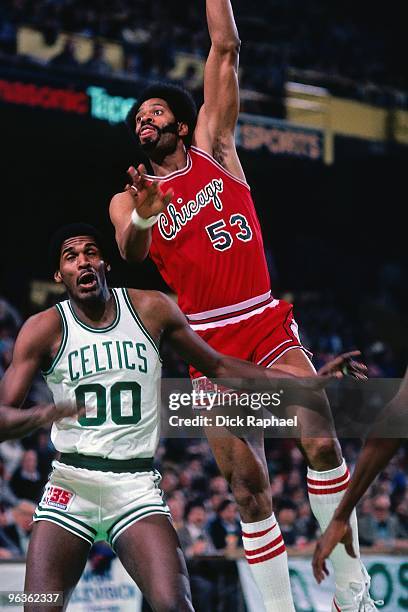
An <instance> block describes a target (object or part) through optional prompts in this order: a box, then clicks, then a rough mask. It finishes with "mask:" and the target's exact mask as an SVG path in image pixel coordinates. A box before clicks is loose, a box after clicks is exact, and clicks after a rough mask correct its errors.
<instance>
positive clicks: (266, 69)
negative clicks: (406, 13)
mask: <svg viewBox="0 0 408 612" xmlns="http://www.w3.org/2000/svg"><path fill="white" fill-rule="evenodd" d="M233 5H234V11H235V15H236V19H237V23H238V28H239V32H240V36H241V38H242V40H243V41H244V45H243V47H242V53H241V87H242V90H243V91H248V92H249V91H255V92H257V93H259V94H260V95H266V96H269V97H270V98H271V99H272V100H274V99H278V98H279V97H280V96H281V95H282V92H283V88H284V84H285V81H286V80H287V79H289V80H290V79H292V80H294V79H297V78H298V76H299V71H301V72H302V76H301V77H300V78H301V79H302V82H305V78H306V79H308V80H309V81H310V82H311V83H316V84H320V85H325V86H327V87H329V88H330V89H332V90H333V91H334V92H335V91H337V92H338V93H340V94H343V95H351V96H353V97H357V98H360V99H364V100H367V101H371V102H374V103H380V104H387V105H395V104H397V105H405V104H406V103H407V100H406V97H405V94H403V93H401V92H403V91H404V90H406V89H407V80H406V71H405V70H404V68H403V57H404V53H403V46H402V41H403V37H404V34H403V31H402V29H401V32H399V28H400V27H401V25H400V24H399V19H398V11H395V12H393V11H392V10H390V12H389V15H388V14H387V16H386V17H385V18H384V15H383V14H381V15H379V14H377V13H376V9H375V7H373V6H372V5H368V3H365V2H362V3H360V6H357V7H356V6H355V4H353V3H351V2H343V3H341V4H340V3H326V2H323V0H310V1H308V2H301V0H270V1H269V2H261V0H253V2H251V3H247V2H245V0H235V1H234V3H233ZM387 18H388V20H389V21H390V23H385V22H384V19H385V21H387ZM204 23H205V15H204V1H203V2H201V3H198V4H197V3H191V2H188V1H187V0H177V2H174V3H169V2H166V0H157V1H156V2H154V3H153V2H148V1H147V0H132V1H131V2H130V1H129V0H110V1H109V2H108V1H107V0H94V1H93V2H90V1H89V0H6V1H5V2H2V3H1V6H0V52H3V53H8V54H15V53H16V52H17V30H18V27H19V26H20V25H31V26H32V27H34V28H36V29H38V30H39V31H41V33H42V36H43V39H44V45H48V46H52V45H53V44H54V43H55V42H56V40H57V38H58V36H59V34H60V33H61V32H66V33H76V34H80V35H82V36H85V37H89V38H92V39H95V40H98V39H100V40H112V41H116V42H118V43H119V44H120V45H121V46H122V48H123V51H124V57H125V61H124V66H123V74H122V76H123V75H125V76H128V77H136V78H157V77H158V76H160V77H164V76H166V75H167V76H168V75H169V74H170V73H171V71H172V69H173V68H174V65H175V62H176V57H177V54H179V53H188V54H189V55H190V56H191V57H195V58H197V59H198V60H203V59H204V58H205V57H206V55H207V51H208V42H209V41H208V34H207V31H206V28H205V27H203V24H204ZM50 63H51V64H52V65H53V66H60V67H61V66H62V67H68V68H74V69H81V70H87V71H90V72H93V73H97V74H105V75H106V74H111V73H112V71H113V69H112V66H111V65H110V64H109V62H108V61H107V59H106V58H105V57H104V48H103V46H101V45H100V44H98V43H96V44H95V49H94V53H93V56H92V57H91V59H90V60H88V62H86V64H81V65H80V63H79V61H78V59H77V58H76V51H75V43H74V41H73V40H71V39H68V40H67V42H66V44H65V47H64V50H63V51H62V52H61V53H58V54H57V55H56V56H55V57H53V58H52V59H51V60H50ZM201 77H202V73H201V71H200V70H197V66H196V65H195V64H194V63H191V64H190V65H189V67H188V69H187V72H185V73H184V74H183V79H184V81H185V82H187V84H188V85H189V87H191V88H193V89H194V88H195V87H198V88H199V87H200V85H201Z"/></svg>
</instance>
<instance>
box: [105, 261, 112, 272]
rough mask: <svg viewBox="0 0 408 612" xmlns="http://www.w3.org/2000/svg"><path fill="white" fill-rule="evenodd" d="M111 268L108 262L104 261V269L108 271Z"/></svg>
mask: <svg viewBox="0 0 408 612" xmlns="http://www.w3.org/2000/svg"><path fill="white" fill-rule="evenodd" d="M111 270H112V268H111V265H110V264H109V263H106V261H105V271H106V272H110V271H111Z"/></svg>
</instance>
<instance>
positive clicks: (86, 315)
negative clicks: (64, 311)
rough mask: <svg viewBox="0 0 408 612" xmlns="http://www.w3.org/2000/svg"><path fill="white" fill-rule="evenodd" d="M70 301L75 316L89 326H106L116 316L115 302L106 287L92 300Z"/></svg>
mask: <svg viewBox="0 0 408 612" xmlns="http://www.w3.org/2000/svg"><path fill="white" fill-rule="evenodd" d="M70 301H71V305H72V308H73V310H74V312H75V314H76V316H77V318H78V319H79V320H80V321H81V322H82V323H86V324H88V325H90V326H91V327H95V328H99V327H100V328H104V327H108V326H109V325H111V323H113V321H114V320H115V318H116V314H117V313H116V302H115V299H114V297H113V295H112V293H111V292H110V290H109V289H108V287H106V288H104V289H103V291H102V293H101V294H100V295H99V296H95V298H94V299H92V300H89V301H84V300H81V301H75V300H74V299H72V298H70Z"/></svg>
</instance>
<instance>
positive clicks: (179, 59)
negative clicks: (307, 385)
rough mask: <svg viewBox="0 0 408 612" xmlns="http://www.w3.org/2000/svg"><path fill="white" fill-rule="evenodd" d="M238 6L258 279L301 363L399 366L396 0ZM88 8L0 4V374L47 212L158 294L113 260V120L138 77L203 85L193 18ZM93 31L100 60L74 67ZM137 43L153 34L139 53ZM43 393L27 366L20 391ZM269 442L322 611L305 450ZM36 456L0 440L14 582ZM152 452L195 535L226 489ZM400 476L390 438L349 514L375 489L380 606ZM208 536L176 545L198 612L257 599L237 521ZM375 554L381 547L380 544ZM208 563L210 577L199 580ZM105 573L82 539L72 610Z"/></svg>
mask: <svg viewBox="0 0 408 612" xmlns="http://www.w3.org/2000/svg"><path fill="white" fill-rule="evenodd" d="M244 4H245V3H242V2H236V3H234V8H235V11H236V17H237V22H238V26H239V29H240V34H241V38H242V40H243V51H242V61H241V65H242V73H241V85H242V115H241V118H240V125H239V130H238V133H237V136H238V142H239V144H240V147H239V153H240V157H241V160H242V163H243V166H244V169H245V172H246V175H247V180H248V182H249V184H250V185H251V187H252V191H253V194H254V199H255V203H256V206H257V210H258V214H259V217H260V220H261V224H262V227H263V234H264V239H265V248H266V254H267V260H268V265H269V269H270V273H271V278H272V287H273V292H274V294H275V295H276V296H277V297H289V299H291V300H293V302H294V304H295V313H296V316H297V318H298V320H299V323H300V328H301V333H302V335H303V338H304V340H305V344H307V345H308V346H309V347H310V348H311V349H312V350H313V351H314V353H315V356H316V363H317V364H318V365H319V364H321V363H324V362H325V361H326V360H327V359H328V358H329V357H330V356H331V355H332V354H334V353H336V352H339V351H341V350H348V349H352V348H355V347H358V348H361V349H362V351H363V355H364V359H365V360H366V362H367V363H368V366H369V372H370V376H372V377H379V378H381V377H395V378H396V377H400V376H402V374H403V372H404V370H405V367H406V363H407V348H408V341H407V330H408V325H407V308H406V306H407V293H406V280H407V279H406V271H407V249H406V236H405V234H406V230H405V223H404V208H405V207H404V201H405V200H406V167H407V165H406V164H407V160H408V131H407V126H408V110H407V106H408V104H407V100H408V98H407V94H406V91H407V89H408V87H407V83H406V75H405V73H404V70H403V61H402V58H403V53H402V44H401V40H402V37H403V33H402V25H401V24H402V18H399V5H398V4H397V3H391V4H390V5H389V6H388V7H387V10H386V11H384V12H385V13H386V14H385V15H384V14H383V11H382V12H381V13H380V12H379V13H378V14H376V13H375V9H374V8H373V7H371V6H369V5H368V3H361V6H359V8H356V7H353V6H352V5H351V3H350V4H348V3H342V8H340V7H339V5H337V3H334V4H333V6H332V7H331V8H330V9H327V8H326V9H325V8H323V3H322V2H319V1H318V0H314V2H310V3H308V7H303V8H302V10H300V8H299V6H298V5H297V3H296V2H295V1H294V0H291V2H267V3H260V4H262V6H258V3H251V10H250V9H249V8H248V7H245V6H244ZM309 4H310V6H309ZM91 5H92V3H86V2H76V3H70V4H69V3H65V2H61V3H55V4H54V3H45V2H41V1H40V0H37V1H36V2H28V1H24V0H21V1H15V2H11V1H10V2H6V3H4V5H2V7H1V9H0V130H1V132H0V133H1V143H2V150H3V162H2V173H1V188H2V211H3V217H2V223H1V240H0V262H1V263H0V266H1V269H0V273H1V278H0V281H1V284H0V299H1V302H0V358H1V361H0V373H2V372H3V370H4V369H5V368H6V367H7V364H8V362H9V360H10V355H11V351H12V347H13V342H14V337H15V334H16V333H17V330H18V328H19V326H20V325H21V322H22V321H23V320H24V319H25V318H26V317H27V316H29V315H30V314H32V313H33V312H36V311H38V310H39V309H41V308H43V307H44V306H46V305H49V304H50V303H52V302H53V301H55V299H57V298H58V294H55V293H54V292H53V291H54V289H53V285H52V283H51V282H50V280H51V275H52V270H51V268H50V265H49V260H48V251H47V249H48V242H49V238H50V235H51V234H52V232H53V231H54V229H55V228H56V227H58V226H59V225H60V224H64V223H66V222H71V221H77V220H81V221H87V222H90V223H93V224H95V225H97V226H98V227H100V228H101V229H102V230H103V231H104V232H105V233H106V234H107V235H108V236H109V237H110V239H111V246H112V251H111V260H112V264H113V271H112V273H111V284H112V285H117V286H120V285H127V286H133V287H144V288H160V289H163V290H166V288H165V287H164V286H163V283H162V281H161V279H160V276H159V274H158V273H157V271H156V269H155V267H154V266H153V264H151V262H145V263H144V264H143V265H140V266H135V267H130V266H127V265H126V264H125V263H124V262H122V261H121V260H120V257H119V255H118V253H117V250H116V246H115V242H114V238H113V231H112V227H111V225H110V222H109V218H108V204H109V200H110V198H111V196H112V195H113V194H114V193H116V192H117V191H119V190H121V189H122V188H123V186H124V184H125V182H126V172H125V171H126V169H127V167H128V166H129V165H130V163H135V162H137V161H138V160H137V158H136V157H135V152H134V149H133V147H132V142H131V139H130V137H129V134H128V132H127V129H126V128H125V126H124V125H123V117H124V115H125V113H126V109H127V108H128V107H129V105H130V103H131V101H132V100H133V99H135V98H137V95H138V90H139V88H140V87H141V86H142V85H143V84H144V83H145V82H146V81H148V80H150V79H153V78H157V77H158V76H159V77H166V78H173V80H175V81H177V82H182V83H187V84H188V85H189V86H191V87H193V89H194V93H195V95H196V97H197V100H200V97H201V74H202V64H203V60H204V58H205V54H206V50H207V48H206V45H207V39H206V35H205V31H204V29H203V24H204V21H203V16H202V15H200V13H199V14H198V15H195V14H194V11H193V10H190V9H189V7H188V3H184V2H180V3H178V7H177V10H175V11H174V14H173V13H172V14H170V13H169V11H168V9H167V8H166V4H165V3H164V2H163V3H158V4H157V7H156V8H155V9H152V10H151V11H150V12H149V11H147V9H146V7H147V4H146V3H144V2H142V1H140V2H136V3H135V6H131V7H130V6H128V3H127V2H122V3H119V2H118V3H114V4H113V5H112V7H110V8H107V7H105V5H104V4H103V3H102V2H100V3H95V4H94V5H93V6H91ZM84 9H87V11H85V10H84ZM291 9H296V10H297V17H293V15H294V13H295V12H296V11H291ZM81 10H82V12H81ZM143 11H145V12H143ZM256 12H257V15H258V17H259V18H258V19H254V15H255V13H256ZM92 15H93V17H94V18H92ZM81 20H82V21H81ZM137 20H139V21H137ZM177 20H178V22H177ZM200 20H201V21H200ZM277 20H278V21H279V24H278V25H276V21H277ZM112 24H114V26H113V25H112ZM176 24H178V27H177V28H176ZM132 28H133V30H134V31H136V30H137V31H139V30H144V31H145V32H148V33H149V34H150V36H151V38H150V41H149V37H147V38H146V37H145V39H144V40H145V41H146V40H147V43H144V45H143V44H140V36H139V37H137V36H136V37H133V38H132V36H131V32H132ZM129 31H130V34H129ZM295 34H296V35H295ZM142 39H143V37H142ZM302 39H303V41H304V42H303V44H304V48H303V50H302V44H301V41H302ZM67 40H68V41H69V43H70V44H71V45H72V47H73V48H74V54H75V55H76V57H77V58H79V59H78V62H77V63H74V62H73V61H72V57H71V58H69V57H68V59H67V58H66V57H65V63H64V58H63V60H62V61H59V62H57V61H54V60H53V58H54V57H55V56H57V55H58V54H59V53H60V52H61V50H62V49H63V47H64V45H65V44H66V41H67ZM96 40H97V41H99V42H100V44H101V48H102V56H104V57H102V56H98V58H97V60H98V61H94V62H93V64H92V63H88V64H87V65H85V62H86V61H87V59H89V57H90V54H91V53H92V47H93V41H96ZM257 40H258V41H261V42H258V43H257V42H256V41H257ZM271 40H272V41H274V40H276V43H270V41H271ZM294 40H296V41H297V42H294ZM129 41H130V42H129ZM305 41H306V42H305ZM149 42H150V46H154V52H153V53H151V54H150V55H149V54H148V53H147V52H146V49H147V48H148V47H149ZM153 43H154V45H153ZM306 43H307V44H306ZM163 49H165V52H163ZM306 51H307V52H306ZM322 56H323V59H322ZM325 58H326V60H327V61H323V60H324V59H325ZM327 58H328V59H327ZM251 62H253V63H254V65H252V64H251ZM255 64H256V65H255ZM261 66H262V70H261ZM271 75H272V76H271ZM188 282H194V278H190V279H188ZM231 282H233V279H231ZM184 373H185V366H184V365H183V364H181V363H180V361H179V360H178V359H177V358H176V357H175V356H174V355H173V354H172V353H171V351H169V350H168V349H166V348H165V375H167V376H181V375H183V374H184ZM42 397H44V387H43V385H42V384H41V381H38V382H37V384H36V385H35V387H34V389H33V392H32V394H31V396H30V398H29V399H28V402H27V405H29V404H30V403H32V402H33V401H35V400H38V399H41V398H42ZM176 443H177V444H176ZM358 448H359V443H358V441H355V440H346V441H345V442H344V450H345V455H346V458H347V460H348V462H349V464H350V465H351V467H352V465H353V463H354V462H355V460H356V456H357V451H358ZM27 451H28V453H29V456H28V458H27ZM30 452H31V455H30ZM267 456H268V465H269V468H270V473H271V478H272V482H273V483H274V484H272V491H273V494H274V498H275V499H276V503H277V509H278V511H279V512H280V513H281V517H280V521H281V523H282V522H283V523H285V521H286V523H285V524H284V529H285V533H286V535H285V537H286V539H287V541H288V542H292V544H291V545H289V546H288V548H289V550H290V554H291V556H294V557H296V559H295V561H293V564H292V566H291V571H292V577H293V580H294V585H295V586H294V590H295V593H296V601H297V609H298V610H305V611H306V610H325V609H327V604H326V603H325V602H326V599H325V597H329V595H330V585H329V587H326V589H328V590H327V592H326V595H325V594H324V591H323V590H320V591H319V590H316V587H315V586H314V584H313V581H312V578H311V571H310V564H309V555H310V553H311V551H312V549H313V542H314V541H315V538H316V534H317V532H316V525H315V523H314V521H313V519H312V517H311V515H310V511H309V510H308V508H307V501H306V500H307V498H306V494H305V488H304V487H305V483H304V472H305V465H304V463H303V460H302V458H301V457H300V455H299V454H298V452H297V451H296V449H295V448H294V445H293V444H292V443H291V442H288V443H284V442H277V441H275V442H274V443H271V442H269V443H268V446H267ZM52 457H53V450H52V448H50V446H49V443H48V437H47V435H46V434H43V433H42V432H40V433H39V434H36V435H34V436H31V437H30V438H27V439H25V440H24V441H23V442H22V443H20V442H18V443H6V444H5V445H2V449H1V450H0V484H1V488H0V518H1V519H2V520H1V521H0V538H1V536H2V530H3V532H4V529H6V528H7V526H8V523H7V521H9V522H10V524H11V526H12V525H13V521H14V522H15V523H16V524H17V525H19V526H20V527H21V525H23V528H24V529H23V530H24V535H21V533H20V535H19V538H17V540H16V541H13V542H12V544H14V548H13V546H12V545H7V543H4V542H5V540H3V543H2V540H1V539H0V552H1V551H4V552H3V556H4V558H5V559H6V561H5V562H4V563H3V564H2V562H1V557H2V555H1V554H0V590H2V589H4V587H5V586H6V585H7V588H8V586H9V585H10V584H13V582H12V581H13V580H15V581H16V582H15V584H16V585H18V584H20V583H19V580H21V569H22V568H23V565H19V564H16V565H11V559H14V558H19V559H20V560H21V559H23V558H24V554H25V549H26V544H27V541H28V538H29V527H28V526H27V525H26V524H25V523H24V521H22V519H21V515H22V514H24V512H26V513H28V512H29V508H30V506H24V504H26V503H27V502H26V501H22V500H27V499H28V500H29V502H30V503H32V502H35V501H36V500H37V498H38V490H39V488H38V489H36V490H35V491H34V490H33V489H27V488H24V486H23V485H24V483H23V484H22V483H21V478H20V475H21V474H19V470H20V472H21V463H22V461H26V462H28V463H29V462H30V460H31V461H32V462H34V466H32V469H33V473H34V472H36V473H37V474H38V487H40V485H41V483H42V482H43V480H44V478H45V477H46V474H47V471H48V470H49V465H50V461H51V459H52ZM158 467H159V468H160V469H161V471H162V472H163V474H164V480H163V487H164V489H165V490H166V493H167V495H168V496H169V498H170V499H171V500H172V505H173V508H172V510H173V513H174V515H175V517H176V522H177V523H178V527H179V529H180V530H181V529H182V528H183V527H185V525H186V521H187V522H188V520H189V519H188V513H189V511H191V508H193V509H194V505H195V504H196V505H197V506H198V507H200V508H201V507H202V509H203V514H202V516H201V518H200V517H198V518H197V519H196V520H198V521H200V520H201V521H202V523H203V525H202V526H203V531H204V532H205V533H206V534H207V535H208V533H210V534H211V521H214V520H215V519H216V518H217V512H216V508H217V507H218V506H219V504H220V503H221V502H223V501H225V500H228V499H229V492H228V490H227V488H226V486H225V483H224V482H223V481H222V479H221V478H219V477H218V475H217V471H216V468H215V466H214V464H213V460H212V458H211V455H210V453H209V451H208V447H207V445H206V444H205V443H204V442H202V441H194V442H189V443H187V442H186V443H183V444H182V443H181V442H179V441H163V442H162V444H161V445H160V448H159V452H158ZM406 474H407V453H406V450H404V449H403V450H401V453H400V454H399V456H398V457H397V458H396V459H395V460H394V461H393V462H392V464H391V466H390V467H389V468H388V470H387V471H386V472H385V473H384V474H382V476H381V478H380V479H379V481H378V482H377V484H376V485H375V486H373V487H372V488H371V490H370V491H369V493H368V495H367V496H366V498H365V500H364V502H363V503H362V504H361V508H360V518H361V521H362V524H363V528H364V521H365V522H367V520H368V518H367V517H369V516H370V514H371V513H372V512H373V507H374V506H375V504H376V503H377V501H378V500H379V499H380V498H381V499H380V501H381V500H382V502H383V503H385V505H387V502H388V505H389V506H390V508H389V509H388V515H387V516H388V518H387V525H388V532H389V538H388V540H386V541H383V540H381V542H380V541H375V540H372V541H369V540H364V539H362V544H363V546H364V547H365V548H364V550H365V552H366V553H371V555H372V554H374V555H377V556H370V559H371V561H369V565H370V567H371V571H372V574H373V576H374V577H375V581H374V583H375V596H376V597H378V598H382V599H385V601H386V606H385V609H389V610H397V609H406V607H407V590H406V589H407V580H406V571H407V564H406V563H405V562H404V557H403V556H401V555H403V554H404V553H405V554H406V550H407V542H408V492H407V484H406V481H407V476H406ZM17 481H18V484H16V483H17ZM19 487H20V488H19ZM10 490H11V493H12V496H11V497H9V496H8V492H9V491H10ZM384 500H385V501H384ZM22 504H23V505H22ZM186 509H187V514H186ZM198 512H200V511H198ZM6 517H7V518H6ZM234 520H236V517H235V519H232V523H233V522H234ZM19 521H22V522H21V523H19ZM206 525H209V528H208V529H207V528H206ZM284 529H283V530H284ZM208 530H209V531H208ZM19 531H21V529H19ZM363 531H364V529H363ZM237 533H238V532H237ZM3 535H4V533H3ZM6 535H7V533H6ZM208 537H209V546H208V549H207V551H205V550H204V551H203V554H200V555H192V557H194V556H195V558H191V559H190V567H191V568H192V575H193V576H194V577H196V576H197V577H198V579H197V580H196V581H195V582H194V581H193V587H194V588H196V589H197V597H198V598H199V597H200V592H199V590H200V588H201V595H202V593H203V592H206V591H205V588H207V589H208V597H207V605H209V606H210V607H209V608H208V607H203V605H201V607H200V606H198V607H197V609H198V610H199V612H200V611H202V612H206V610H207V609H209V610H224V609H225V610H226V609H229V610H231V609H244V605H245V604H244V600H245V602H246V606H247V608H248V609H249V610H251V609H254V610H255V609H256V610H260V609H261V608H260V607H259V603H257V602H256V601H255V602H252V603H251V598H252V597H255V596H256V595H255V594H254V592H253V589H252V587H251V586H247V583H246V581H245V575H244V573H245V567H242V568H241V569H240V570H239V571H240V572H241V574H240V578H238V574H237V571H236V566H235V560H234V559H235V558H236V557H237V558H239V556H240V554H239V549H240V547H239V535H237V542H236V546H235V547H234V550H233V551H231V550H227V551H226V552H225V554H224V553H223V551H224V547H223V546H219V547H217V546H216V545H215V544H214V542H212V541H211V537H210V536H208ZM7 541H8V540H7ZM217 551H218V552H217ZM216 552H217V554H215V553H216ZM206 553H208V554H206ZM385 554H388V555H392V557H390V556H388V557H386V556H378V555H385ZM199 561H200V562H202V563H204V566H203V567H202V568H201V570H200V568H198V569H197V564H198V563H199ZM296 564H298V565H296ZM203 568H204V569H203ZM214 568H215V569H214ZM200 571H201V574H200ZM7 572H10V573H7ZM214 572H215V573H216V575H217V576H218V577H221V578H218V579H217V580H216V579H215V573H214ZM2 576H3V577H2ZM6 576H7V577H6ZM13 577H14V578H13ZM199 578H201V579H202V581H201V582H200V580H199ZM10 581H11V582H10ZM103 581H105V582H103ZM123 581H124V582H123ZM122 582H123V584H125V583H126V579H125V578H124V577H123V576H122V575H121V574H120V569H119V568H117V565H116V561H115V560H112V558H111V555H110V553H109V552H108V551H107V550H106V549H104V548H103V547H99V548H98V547H96V550H94V551H93V553H92V558H91V561H90V566H89V568H88V570H87V573H86V575H85V583H84V584H85V587H86V586H87V585H88V587H89V585H91V587H89V588H91V589H93V590H92V591H91V592H92V597H91V599H92V601H88V602H86V595H84V594H82V600H81V597H80V595H78V597H77V600H76V604H75V605H77V606H78V608H74V607H72V609H80V606H81V605H86V606H87V607H88V609H93V607H92V606H97V607H98V609H111V608H110V607H109V606H111V605H113V603H112V601H113V599H112V598H111V601H110V602H109V601H105V599H104V597H105V595H106V593H107V590H105V591H102V590H101V589H102V586H101V585H103V584H104V585H105V588H106V589H107V588H108V586H109V587H112V586H115V585H116V586H117V585H122ZM238 584H239V585H240V588H239V589H237V588H236V587H237V585H238ZM85 587H84V585H82V587H81V588H83V589H85V590H84V591H83V593H86V592H87V591H86V588H85ZM16 588H17V587H16ZM127 588H128V589H130V590H128V591H126V590H125V587H123V590H120V589H119V590H118V592H117V593H116V596H117V601H120V602H121V603H119V604H118V603H117V601H116V600H115V601H116V604H117V605H119V607H118V608H116V609H120V610H126V609H128V608H127V607H126V606H127V605H128V606H130V607H129V609H133V610H134V609H135V604H134V599H133V598H134V597H136V594H135V592H134V591H132V588H131V586H128V587H127ZM98 589H99V591H98ZM203 589H204V591H203ZM89 592H90V591H89V590H88V596H89ZM124 593H125V594H124ZM126 593H127V595H126ZM128 596H129V597H128ZM112 597H113V596H112ZM127 597H128V599H129V601H130V603H129V601H127ZM211 598H213V599H211ZM108 600H109V597H108ZM126 601H127V603H126ZM208 601H211V602H212V603H211V604H208ZM116 604H115V605H116ZM251 606H252V607H251ZM325 606H326V607H325ZM0 609H1V602H0Z"/></svg>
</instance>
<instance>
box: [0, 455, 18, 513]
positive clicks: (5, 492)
mask: <svg viewBox="0 0 408 612" xmlns="http://www.w3.org/2000/svg"><path fill="white" fill-rule="evenodd" d="M17 503H18V499H17V497H16V496H15V495H14V493H13V491H12V490H11V489H10V485H9V484H8V482H7V480H6V469H5V466H4V462H3V459H2V457H1V455H0V512H1V511H2V510H5V509H6V508H9V507H11V506H15V505H16V504H17Z"/></svg>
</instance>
